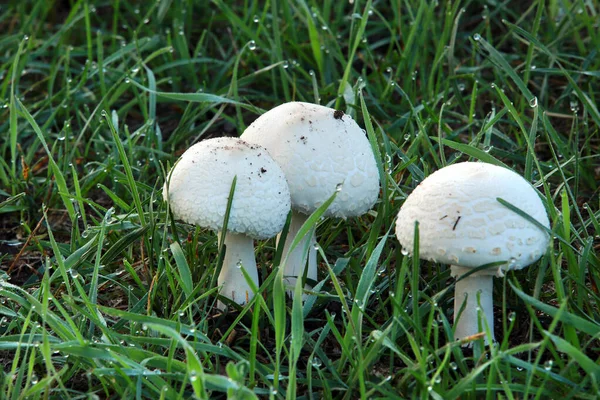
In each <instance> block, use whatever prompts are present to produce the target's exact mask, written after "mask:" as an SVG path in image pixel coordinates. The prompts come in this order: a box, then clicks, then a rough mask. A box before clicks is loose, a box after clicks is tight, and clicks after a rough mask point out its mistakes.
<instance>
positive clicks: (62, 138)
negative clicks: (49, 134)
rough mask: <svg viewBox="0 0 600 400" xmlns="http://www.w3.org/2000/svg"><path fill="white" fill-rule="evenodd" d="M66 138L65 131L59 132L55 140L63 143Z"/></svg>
mask: <svg viewBox="0 0 600 400" xmlns="http://www.w3.org/2000/svg"><path fill="white" fill-rule="evenodd" d="M66 137H67V134H66V133H65V131H61V132H60V133H59V134H58V137H57V138H56V139H58V140H60V141H63V140H65V139H66Z"/></svg>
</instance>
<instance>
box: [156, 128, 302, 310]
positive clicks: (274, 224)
mask: <svg viewBox="0 0 600 400" xmlns="http://www.w3.org/2000/svg"><path fill="white" fill-rule="evenodd" d="M236 176H237V181H236V186H235V192H234V195H233V200H232V203H231V209H230V214H229V220H228V223H227V232H226V234H225V248H226V250H225V257H224V261H223V267H222V269H221V273H220V274H219V277H218V284H219V286H221V292H220V293H221V295H222V296H224V297H227V298H229V299H231V300H233V301H234V302H236V303H238V304H244V303H247V302H248V301H250V299H251V298H252V297H253V296H254V293H253V292H252V290H251V287H250V285H248V283H247V281H246V280H245V279H244V276H243V274H242V272H241V267H243V268H244V269H245V270H246V271H247V273H248V275H249V276H250V278H251V279H252V280H253V281H254V283H255V284H256V286H258V271H257V268H256V260H255V256H254V244H253V238H255V239H266V238H270V237H273V236H275V235H276V234H277V233H278V232H280V231H281V230H282V229H283V226H284V225H285V221H286V218H287V215H288V213H289V210H290V193H289V189H288V186H287V182H286V180H285V176H284V174H283V171H282V170H281V168H280V167H279V165H277V163H276V162H275V161H274V160H273V159H272V158H271V157H270V156H269V153H268V152H267V151H266V150H265V149H264V148H263V147H261V146H258V145H255V144H248V143H246V142H244V141H243V140H241V139H238V138H217V139H208V140H204V141H202V142H200V143H197V144H195V145H194V146H192V147H190V148H189V149H188V150H187V151H186V152H185V153H184V154H183V155H182V156H181V159H180V160H179V161H178V162H177V164H176V165H175V167H174V168H173V169H172V171H171V172H170V174H169V177H168V190H167V184H165V190H164V197H165V199H166V200H167V201H168V202H169V204H170V207H171V210H172V212H173V215H174V216H175V217H176V218H178V219H181V220H183V221H185V222H187V223H190V224H195V225H199V226H201V227H204V228H209V229H212V230H215V231H217V232H218V233H219V235H218V237H219V240H221V230H222V229H223V223H224V218H225V212H226V210H227V204H228V199H229V194H230V190H231V185H232V182H233V179H234V177H236ZM218 306H219V308H223V304H221V303H219V305H218Z"/></svg>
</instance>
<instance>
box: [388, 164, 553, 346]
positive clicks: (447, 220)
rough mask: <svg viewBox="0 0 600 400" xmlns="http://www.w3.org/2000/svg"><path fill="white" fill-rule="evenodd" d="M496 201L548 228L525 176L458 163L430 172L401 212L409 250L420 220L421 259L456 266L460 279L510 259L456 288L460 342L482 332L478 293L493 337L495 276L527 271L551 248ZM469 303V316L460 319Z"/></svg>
mask: <svg viewBox="0 0 600 400" xmlns="http://www.w3.org/2000/svg"><path fill="white" fill-rule="evenodd" d="M498 198H501V199H504V200H506V201H507V202H508V203H510V204H512V205H514V206H515V207H517V208H519V209H521V210H522V211H524V212H525V213H526V214H528V215H529V216H531V217H532V218H533V219H535V220H536V221H537V222H539V223H540V224H541V225H543V226H545V227H549V226H550V223H549V221H548V216H547V214H546V209H545V208H544V205H543V204H542V201H541V200H540V197H539V195H538V193H537V191H536V190H535V189H534V188H533V187H532V186H531V185H530V184H529V183H528V182H527V181H526V180H525V179H523V178H522V177H521V176H520V175H518V174H516V173H515V172H513V171H511V170H509V169H507V168H503V167H499V166H496V165H492V164H486V163H479V162H464V163H458V164H454V165H451V166H448V167H445V168H442V169H440V170H439V171H437V172H435V173H433V174H431V175H430V176H429V177H427V179H425V180H424V181H423V182H421V184H420V185H419V186H418V187H417V188H416V189H415V190H414V191H413V192H412V193H411V194H410V196H408V198H407V199H406V201H405V202H404V204H403V205H402V208H401V209H400V212H399V214H398V220H397V222H396V236H397V238H398V240H399V241H400V244H401V245H402V247H403V248H404V249H405V251H408V252H412V250H413V244H414V226H415V221H418V222H419V256H420V257H421V258H422V259H427V260H430V261H436V262H439V263H445V264H451V265H452V267H451V273H452V276H455V277H459V278H460V277H461V276H463V275H464V274H465V273H467V272H469V270H470V269H471V268H476V267H480V266H483V265H485V264H490V263H495V262H506V263H505V264H503V265H501V266H500V267H496V268H493V269H484V270H481V271H478V272H476V273H473V274H471V275H469V276H468V277H466V278H463V279H460V280H459V281H458V282H457V283H456V287H455V292H454V322H455V337H456V338H459V339H460V338H465V337H468V336H471V335H474V334H476V333H478V332H481V330H480V329H479V327H478V315H477V311H478V303H477V296H478V294H479V301H480V304H481V312H482V314H481V315H482V316H485V318H486V320H487V323H488V325H489V327H490V330H491V332H492V334H493V332H494V317H493V304H492V285H493V277H494V276H502V275H503V272H504V271H506V270H509V269H521V268H524V267H526V266H528V265H529V264H531V263H533V262H535V261H537V260H538V259H539V258H540V257H541V256H542V255H543V254H544V253H545V251H546V248H547V247H548V241H549V237H548V235H547V233H546V232H545V231H544V230H542V229H540V228H539V227H538V226H536V225H534V224H533V223H532V222H530V221H528V220H527V219H525V218H523V217H522V216H521V215H519V214H517V213H515V212H514V211H512V210H510V209H509V208H507V207H505V206H504V205H503V204H501V203H500V202H499V201H498V200H497V199H498ZM465 303H466V304H465ZM463 304H464V311H463V312H462V314H461V316H460V319H459V320H457V316H458V313H459V310H460V309H461V307H462V306H463ZM492 339H493V338H492Z"/></svg>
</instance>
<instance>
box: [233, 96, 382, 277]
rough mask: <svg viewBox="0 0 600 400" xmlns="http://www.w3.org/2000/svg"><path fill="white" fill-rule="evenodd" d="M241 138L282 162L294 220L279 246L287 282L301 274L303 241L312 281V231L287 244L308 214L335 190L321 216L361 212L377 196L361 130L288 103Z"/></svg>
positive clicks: (322, 111) (337, 116) (326, 111)
mask: <svg viewBox="0 0 600 400" xmlns="http://www.w3.org/2000/svg"><path fill="white" fill-rule="evenodd" d="M242 138H243V139H244V140H246V141H248V142H249V143H256V144H259V145H261V146H264V147H266V148H267V150H268V151H269V153H270V154H271V156H272V157H273V158H274V159H275V161H277V162H278V163H279V165H281V168H282V169H283V172H284V173H285V177H286V179H287V181H288V184H289V187H290V194H291V197H292V219H291V223H290V226H289V230H288V234H287V237H286V241H285V244H284V250H283V255H284V257H285V256H286V255H287V262H286V264H285V267H284V276H285V277H286V278H285V279H286V284H287V285H288V286H289V285H292V286H293V285H295V282H296V277H302V276H303V274H304V270H305V265H306V253H305V252H304V249H305V248H306V247H307V245H308V249H309V255H308V270H307V271H306V277H307V279H309V280H312V281H316V280H317V262H316V255H317V252H316V240H315V233H314V230H313V232H311V233H310V234H309V235H306V237H305V238H304V239H303V240H302V242H300V244H299V245H298V246H297V247H296V248H295V249H294V251H292V252H291V253H290V252H289V250H290V246H291V244H292V242H293V240H294V238H295V237H296V234H297V233H298V230H299V229H300V227H301V226H302V225H303V224H304V222H306V219H307V218H308V216H309V215H310V214H311V213H313V212H314V211H315V210H316V209H317V208H319V206H321V205H322V204H323V203H324V202H325V201H326V200H327V199H329V198H330V197H331V196H332V195H333V194H334V193H335V192H336V191H338V193H337V196H336V198H335V200H334V201H333V203H331V205H330V206H329V208H328V209H327V210H326V211H325V213H324V216H325V217H328V216H334V217H342V218H348V217H354V216H359V215H362V214H364V213H366V212H367V211H368V210H369V209H370V208H371V207H372V206H373V204H374V203H375V201H376V200H377V197H378V195H379V173H378V170H377V165H376V163H375V157H374V155H373V150H372V149H371V146H370V143H369V141H368V139H367V137H366V136H365V133H364V131H363V130H362V129H361V128H360V127H359V126H358V124H357V123H356V122H355V121H354V120H353V119H352V118H351V117H350V116H349V115H345V114H344V113H343V112H342V111H339V110H334V109H331V108H329V107H324V106H320V105H317V104H310V103H302V102H290V103H285V104H282V105H280V106H278V107H275V108H273V109H272V110H270V111H268V112H266V113H265V114H263V115H261V116H260V117H259V118H258V119H256V121H254V122H253V123H252V124H251V125H250V126H249V127H248V128H247V129H246V130H245V131H244V133H243V134H242ZM278 239H279V238H278ZM306 241H309V242H310V244H307V243H306ZM288 253H289V254H288Z"/></svg>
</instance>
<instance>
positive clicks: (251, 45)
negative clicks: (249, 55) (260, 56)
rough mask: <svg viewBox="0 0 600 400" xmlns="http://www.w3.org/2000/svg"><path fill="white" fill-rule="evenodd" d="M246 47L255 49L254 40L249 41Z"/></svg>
mask: <svg viewBox="0 0 600 400" xmlns="http://www.w3.org/2000/svg"><path fill="white" fill-rule="evenodd" d="M248 48H249V49H250V50H252V51H254V50H256V42H255V41H254V40H251V41H249V42H248Z"/></svg>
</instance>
